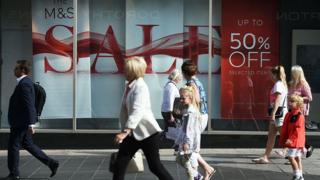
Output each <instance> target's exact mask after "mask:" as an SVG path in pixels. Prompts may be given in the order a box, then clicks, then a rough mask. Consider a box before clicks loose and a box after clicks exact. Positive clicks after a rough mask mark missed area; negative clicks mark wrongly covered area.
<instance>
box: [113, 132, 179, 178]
mask: <svg viewBox="0 0 320 180" xmlns="http://www.w3.org/2000/svg"><path fill="white" fill-rule="evenodd" d="M159 139H160V137H159V133H156V134H154V135H152V136H150V137H148V138H146V139H144V140H142V141H137V140H135V139H134V137H133V136H128V137H126V138H125V139H124V140H123V142H122V143H121V144H120V147H119V152H118V156H117V161H116V163H115V168H114V172H113V180H124V176H125V172H126V168H127V165H128V163H129V161H130V160H131V158H132V156H133V155H134V154H135V153H136V152H137V151H138V150H139V149H142V151H143V153H144V155H145V157H146V159H147V162H148V166H149V169H150V171H151V172H152V173H153V174H155V175H156V176H157V177H158V178H159V179H160V180H173V178H172V177H171V175H170V174H169V172H168V171H167V170H166V169H165V168H164V166H163V165H162V164H161V161H160V155H159Z"/></svg>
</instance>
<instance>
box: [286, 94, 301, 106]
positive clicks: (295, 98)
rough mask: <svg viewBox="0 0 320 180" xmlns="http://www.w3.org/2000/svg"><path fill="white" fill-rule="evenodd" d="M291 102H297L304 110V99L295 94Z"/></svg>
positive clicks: (291, 97) (290, 97)
mask: <svg viewBox="0 0 320 180" xmlns="http://www.w3.org/2000/svg"><path fill="white" fill-rule="evenodd" d="M289 101H290V102H296V103H297V105H298V107H299V108H303V98H302V97H301V96H299V95H296V94H293V95H291V96H289Z"/></svg>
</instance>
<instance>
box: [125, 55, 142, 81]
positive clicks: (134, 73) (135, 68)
mask: <svg viewBox="0 0 320 180" xmlns="http://www.w3.org/2000/svg"><path fill="white" fill-rule="evenodd" d="M146 69H147V63H146V61H145V60H144V59H143V58H142V57H138V56H133V57H129V58H127V59H126V61H125V65H124V70H125V71H126V73H127V75H128V76H129V77H130V78H132V79H138V78H139V77H143V76H144V74H145V73H146Z"/></svg>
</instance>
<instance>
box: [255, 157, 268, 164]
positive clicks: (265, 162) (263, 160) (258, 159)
mask: <svg viewBox="0 0 320 180" xmlns="http://www.w3.org/2000/svg"><path fill="white" fill-rule="evenodd" d="M252 162H254V163H256V164H268V163H269V161H266V160H265V159H263V158H256V159H252Z"/></svg>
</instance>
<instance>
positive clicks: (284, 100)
mask: <svg viewBox="0 0 320 180" xmlns="http://www.w3.org/2000/svg"><path fill="white" fill-rule="evenodd" d="M286 98H287V96H285V97H284V99H283V103H282V107H285V106H284V102H286Z"/></svg>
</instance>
